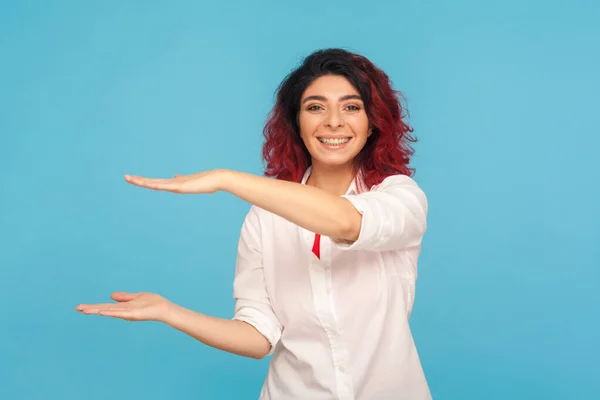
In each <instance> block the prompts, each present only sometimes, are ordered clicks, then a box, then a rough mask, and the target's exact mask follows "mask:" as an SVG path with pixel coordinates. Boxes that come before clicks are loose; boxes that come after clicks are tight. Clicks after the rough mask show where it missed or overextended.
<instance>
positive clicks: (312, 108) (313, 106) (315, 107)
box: [306, 104, 321, 111]
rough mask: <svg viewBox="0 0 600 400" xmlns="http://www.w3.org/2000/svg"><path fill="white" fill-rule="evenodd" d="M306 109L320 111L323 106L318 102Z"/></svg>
mask: <svg viewBox="0 0 600 400" xmlns="http://www.w3.org/2000/svg"><path fill="white" fill-rule="evenodd" d="M306 109H307V110H308V111H319V110H320V109H321V107H320V106H318V105H316V104H313V105H310V106H308V107H307V108H306Z"/></svg>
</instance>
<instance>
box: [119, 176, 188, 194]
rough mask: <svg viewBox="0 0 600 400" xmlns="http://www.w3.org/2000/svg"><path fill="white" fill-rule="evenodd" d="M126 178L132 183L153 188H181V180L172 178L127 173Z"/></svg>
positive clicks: (173, 189) (174, 189)
mask: <svg viewBox="0 0 600 400" xmlns="http://www.w3.org/2000/svg"><path fill="white" fill-rule="evenodd" d="M125 180H126V181H127V182H129V183H131V184H132V185H135V186H139V187H144V188H147V189H153V190H166V191H176V190H177V189H178V188H179V182H175V181H173V180H171V179H150V178H142V177H137V176H128V175H125Z"/></svg>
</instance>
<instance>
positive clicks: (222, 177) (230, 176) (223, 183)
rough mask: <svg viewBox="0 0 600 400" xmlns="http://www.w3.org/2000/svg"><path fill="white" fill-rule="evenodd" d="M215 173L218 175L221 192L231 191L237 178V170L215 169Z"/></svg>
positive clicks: (218, 187)
mask: <svg viewBox="0 0 600 400" xmlns="http://www.w3.org/2000/svg"><path fill="white" fill-rule="evenodd" d="M215 174H216V176H217V181H218V184H217V189H218V191H221V192H230V191H231V187H232V182H233V181H234V179H235V171H231V170H228V169H218V170H215Z"/></svg>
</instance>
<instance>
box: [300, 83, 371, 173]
mask: <svg viewBox="0 0 600 400" xmlns="http://www.w3.org/2000/svg"><path fill="white" fill-rule="evenodd" d="M298 120H299V125H300V137H301V138H302V141H303V142H304V145H305V146H306V148H307V149H308V151H309V153H310V155H311V156H312V162H313V164H320V165H323V166H344V165H348V164H351V163H352V161H353V160H354V157H356V155H357V154H358V153H359V152H360V151H361V149H362V148H363V147H364V145H365V143H366V142H367V138H368V137H369V136H370V135H371V132H370V130H369V119H368V118H367V113H366V112H365V107H364V104H363V102H362V100H361V98H360V94H359V93H358V91H357V90H356V89H355V88H354V86H352V84H350V82H349V81H348V80H347V79H346V78H344V77H343V76H337V75H326V76H322V77H320V78H318V79H316V80H315V81H313V83H312V84H311V85H310V86H308V87H307V88H306V90H305V91H304V93H303V94H302V98H301V99H300V111H299V116H298Z"/></svg>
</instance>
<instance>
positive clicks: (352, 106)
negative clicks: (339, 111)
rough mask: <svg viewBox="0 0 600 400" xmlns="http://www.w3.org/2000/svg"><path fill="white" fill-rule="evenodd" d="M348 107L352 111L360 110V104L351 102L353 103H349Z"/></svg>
mask: <svg viewBox="0 0 600 400" xmlns="http://www.w3.org/2000/svg"><path fill="white" fill-rule="evenodd" d="M347 108H348V110H350V111H360V106H357V105H355V104H351V105H349V106H348V107H347Z"/></svg>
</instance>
